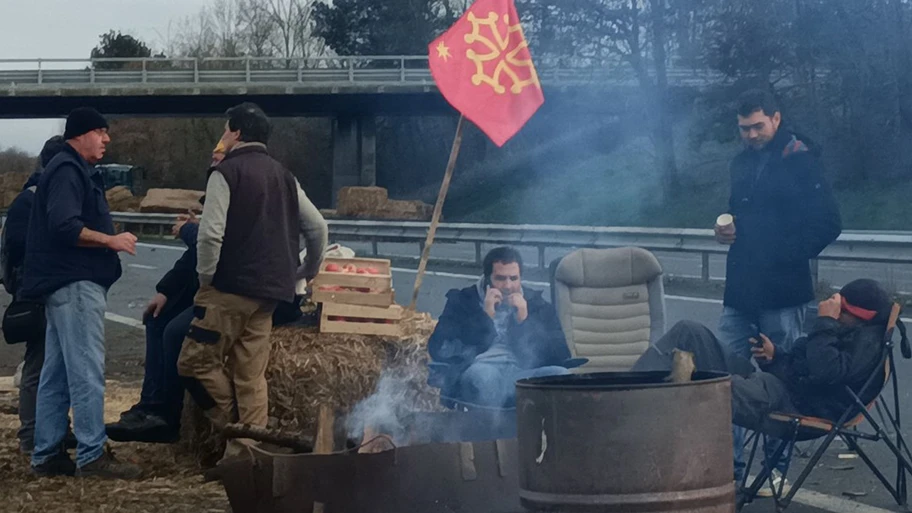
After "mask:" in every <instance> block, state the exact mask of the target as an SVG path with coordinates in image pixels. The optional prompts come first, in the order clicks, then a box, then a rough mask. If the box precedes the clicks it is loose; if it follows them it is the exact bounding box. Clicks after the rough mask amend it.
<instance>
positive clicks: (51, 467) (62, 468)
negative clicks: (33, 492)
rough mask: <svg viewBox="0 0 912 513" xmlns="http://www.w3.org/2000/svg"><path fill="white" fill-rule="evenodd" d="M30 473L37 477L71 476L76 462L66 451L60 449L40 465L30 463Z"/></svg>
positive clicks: (74, 472)
mask: <svg viewBox="0 0 912 513" xmlns="http://www.w3.org/2000/svg"><path fill="white" fill-rule="evenodd" d="M32 473H33V474H35V475H36V476H38V477H57V476H72V475H74V474H76V463H74V462H73V460H71V459H70V455H69V454H67V452H66V451H60V452H59V453H57V455H56V456H54V457H53V458H51V459H49V460H47V461H45V462H44V463H42V464H41V465H32Z"/></svg>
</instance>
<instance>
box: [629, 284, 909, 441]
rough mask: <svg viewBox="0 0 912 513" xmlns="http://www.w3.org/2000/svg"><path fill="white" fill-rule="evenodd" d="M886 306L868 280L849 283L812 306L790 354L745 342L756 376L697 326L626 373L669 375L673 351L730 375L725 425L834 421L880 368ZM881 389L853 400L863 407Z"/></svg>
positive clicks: (677, 333)
mask: <svg viewBox="0 0 912 513" xmlns="http://www.w3.org/2000/svg"><path fill="white" fill-rule="evenodd" d="M892 306H893V302H892V300H891V299H890V297H889V295H888V294H887V293H886V292H885V291H884V289H883V288H882V287H881V286H880V285H879V284H878V283H877V282H876V281H874V280H866V279H863V280H855V281H853V282H851V283H849V284H848V285H846V286H845V287H843V288H842V290H841V291H839V293H838V294H834V295H833V296H832V297H830V298H829V299H827V300H825V301H821V302H820V304H819V306H818V317H817V322H816V325H815V326H814V329H813V330H812V331H811V332H810V334H809V335H808V336H806V337H801V338H799V339H797V340H796V341H795V342H794V343H793V344H792V345H791V347H789V348H788V349H786V348H785V347H783V346H779V345H776V344H774V343H773V342H772V341H771V340H770V339H769V337H767V336H766V335H764V334H758V335H759V338H760V340H757V339H751V344H752V349H751V351H752V353H753V357H754V359H755V360H756V361H757V363H758V365H759V367H760V372H757V371H756V370H755V369H754V366H753V365H752V364H751V362H750V360H747V359H745V358H743V357H740V356H737V355H733V354H731V353H730V352H728V351H725V350H724V348H723V347H722V345H721V343H720V342H719V340H718V339H717V338H716V336H715V335H713V333H712V332H711V331H710V330H709V329H708V328H706V327H705V326H703V325H701V324H698V323H695V322H689V321H682V322H679V323H678V324H676V325H675V326H674V327H672V328H671V330H669V331H668V333H666V334H665V335H664V336H663V337H662V338H661V339H659V340H658V341H657V342H656V344H655V345H654V346H651V347H650V348H649V349H648V350H647V351H646V353H645V354H644V355H643V356H642V357H641V358H640V359H639V361H637V363H636V364H635V365H634V366H633V369H632V371H635V372H639V371H660V370H671V365H672V358H673V353H674V350H676V349H677V350H681V351H687V352H690V353H692V354H693V355H694V363H695V365H696V368H697V370H704V371H722V372H729V373H731V374H732V383H731V386H732V388H731V390H732V421H733V423H734V424H736V425H738V426H741V427H744V428H747V429H752V430H756V429H759V428H761V427H762V426H763V425H764V423H765V421H766V419H767V416H768V415H769V414H770V413H772V412H781V413H792V414H800V415H804V416H810V417H819V418H823V419H828V420H831V421H837V420H838V419H839V417H840V416H841V415H842V413H843V412H845V410H846V409H847V408H848V407H849V406H851V405H852V404H853V403H854V401H853V399H852V398H851V397H849V396H848V395H847V394H845V392H844V387H845V386H846V385H848V386H849V387H850V388H851V389H852V390H853V391H855V393H856V394H860V393H861V392H862V388H863V387H864V384H865V382H866V381H867V379H868V378H869V377H870V376H871V374H872V373H873V372H874V371H875V370H876V368H877V367H878V366H879V365H880V364H881V360H880V358H881V356H882V354H883V353H882V351H883V339H884V334H885V333H886V327H887V322H888V321H889V317H890V312H891V310H892ZM882 384H883V383H882V382H881V383H879V384H876V385H877V386H874V387H872V389H871V390H868V391H866V393H865V394H864V395H860V396H859V398H860V399H861V400H862V401H863V402H864V403H865V404H868V403H870V402H871V401H873V400H874V398H876V397H877V395H878V394H879V393H880V387H881V386H882Z"/></svg>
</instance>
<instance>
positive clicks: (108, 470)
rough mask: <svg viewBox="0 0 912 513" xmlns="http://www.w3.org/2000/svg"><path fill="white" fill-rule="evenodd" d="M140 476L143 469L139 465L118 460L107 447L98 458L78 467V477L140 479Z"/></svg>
mask: <svg viewBox="0 0 912 513" xmlns="http://www.w3.org/2000/svg"><path fill="white" fill-rule="evenodd" d="M140 476H142V469H141V468H140V467H139V466H138V465H134V464H132V463H126V462H122V461H118V460H117V458H115V457H114V453H113V452H112V451H111V449H110V448H107V447H105V450H104V452H103V453H101V456H99V457H98V459H96V460H95V461H93V462H91V463H86V464H85V465H83V466H81V467H79V468H78V469H76V477H99V478H102V479H138V478H139V477H140Z"/></svg>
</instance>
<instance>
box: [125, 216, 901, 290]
mask: <svg viewBox="0 0 912 513" xmlns="http://www.w3.org/2000/svg"><path fill="white" fill-rule="evenodd" d="M113 217H114V221H115V222H117V223H122V224H124V227H125V228H127V229H130V227H131V226H134V227H137V226H138V227H140V228H142V226H150V227H155V228H154V230H153V231H154V232H157V233H159V234H162V233H166V232H167V227H169V226H170V225H171V224H172V223H173V222H174V220H175V216H174V215H171V214H133V213H114V214H113ZM327 222H328V223H329V229H330V235H331V237H332V239H333V241H335V242H341V241H348V242H351V241H357V242H365V243H370V244H371V247H372V253H373V254H374V255H377V254H378V243H381V242H399V243H414V244H417V245H418V249H419V250H420V249H421V247H422V246H423V245H424V241H425V238H426V236H427V229H428V223H420V222H392V221H354V220H351V221H350V220H335V219H333V220H328V221H327ZM435 240H436V241H437V242H441V243H463V244H473V245H474V247H475V261H476V262H477V263H480V262H481V259H482V245H484V244H508V245H512V246H520V247H533V248H536V249H537V250H538V266H539V267H540V268H545V267H546V266H547V265H548V262H547V261H546V260H545V250H546V249H547V248H566V249H575V248H614V247H623V246H637V247H641V248H644V249H647V250H650V251H660V252H680V253H693V254H699V255H701V257H702V277H703V280H705V281H708V280H709V279H710V272H709V258H710V255H723V254H725V253H727V250H728V248H727V247H726V246H722V245H720V244H718V243H716V241H715V238H714V235H713V232H712V230H698V229H684V228H634V227H630V228H627V227H588V226H553V225H501V224H472V223H442V224H441V225H440V226H439V228H438V229H437V235H436V238H435ZM415 254H416V255H418V254H420V251H417V252H416V253H415ZM818 260H836V261H853V262H870V263H887V264H912V232H865V231H847V232H843V234H842V235H841V236H840V237H839V239H838V240H837V241H836V242H834V243H833V244H831V245H830V246H829V247H827V248H826V249H825V250H824V251H823V253H821V254H820V256H819V258H818ZM463 263H464V262H463ZM814 267H815V268H816V266H814Z"/></svg>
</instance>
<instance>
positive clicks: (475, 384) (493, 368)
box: [460, 360, 570, 408]
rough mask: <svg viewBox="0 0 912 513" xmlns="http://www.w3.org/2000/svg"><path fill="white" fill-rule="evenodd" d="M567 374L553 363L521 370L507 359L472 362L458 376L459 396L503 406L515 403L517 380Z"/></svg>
mask: <svg viewBox="0 0 912 513" xmlns="http://www.w3.org/2000/svg"><path fill="white" fill-rule="evenodd" d="M569 373H570V371H568V370H567V369H566V368H564V367H560V366H556V365H552V366H545V367H537V368H534V369H520V368H519V367H517V366H516V365H514V364H512V363H507V362H499V361H485V360H481V361H475V362H474V363H473V364H472V365H470V366H469V368H468V369H466V370H465V372H463V374H462V377H461V378H460V384H461V387H462V390H463V392H462V394H461V395H462V397H463V398H465V399H466V401H468V402H470V403H473V404H476V405H480V406H491V407H496V408H502V407H504V406H509V405H512V404H513V403H514V402H515V400H516V381H517V380H520V379H527V378H541V377H545V376H560V375H564V374H569Z"/></svg>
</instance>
